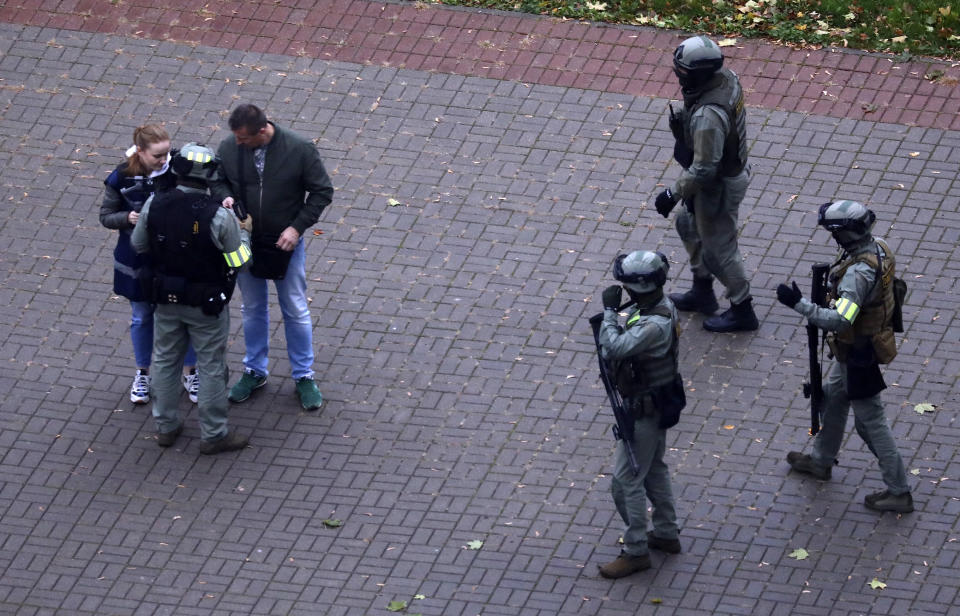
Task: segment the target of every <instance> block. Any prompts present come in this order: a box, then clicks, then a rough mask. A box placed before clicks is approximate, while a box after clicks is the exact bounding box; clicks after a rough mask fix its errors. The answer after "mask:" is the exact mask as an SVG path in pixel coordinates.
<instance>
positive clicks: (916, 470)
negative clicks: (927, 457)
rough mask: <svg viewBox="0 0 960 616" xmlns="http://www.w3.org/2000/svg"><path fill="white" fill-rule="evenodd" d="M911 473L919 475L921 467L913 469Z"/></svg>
mask: <svg viewBox="0 0 960 616" xmlns="http://www.w3.org/2000/svg"><path fill="white" fill-rule="evenodd" d="M910 474H911V475H919V474H920V469H919V468H915V469H913V470H912V471H910Z"/></svg>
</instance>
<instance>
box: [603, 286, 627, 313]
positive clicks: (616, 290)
mask: <svg viewBox="0 0 960 616" xmlns="http://www.w3.org/2000/svg"><path fill="white" fill-rule="evenodd" d="M622 295H623V287H621V286H620V285H618V284H612V285H610V286H609V287H607V288H606V289H604V290H603V308H604V310H606V309H607V308H609V309H610V310H618V309H619V308H620V298H621V297H622Z"/></svg>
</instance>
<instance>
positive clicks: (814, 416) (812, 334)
mask: <svg viewBox="0 0 960 616" xmlns="http://www.w3.org/2000/svg"><path fill="white" fill-rule="evenodd" d="M811 270H812V273H813V285H812V287H811V290H810V301H812V302H813V303H814V304H816V305H818V306H821V307H826V304H827V276H828V274H829V273H830V266H829V265H828V264H826V263H814V264H813V266H812V267H811ZM820 338H821V335H820V329H819V328H818V327H817V326H816V325H813V324H812V323H810V322H809V321H808V322H807V347H808V355H809V358H810V380H809V381H806V382H804V383H803V397H804V398H809V399H810V435H811V436H816V434H817V432H819V431H820V417H821V416H822V415H823V405H824V398H823V372H822V370H821V367H820V356H819V354H820Z"/></svg>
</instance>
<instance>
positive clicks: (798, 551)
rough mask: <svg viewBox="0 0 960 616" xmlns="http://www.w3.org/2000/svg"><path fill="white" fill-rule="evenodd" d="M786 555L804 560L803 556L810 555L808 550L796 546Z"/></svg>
mask: <svg viewBox="0 0 960 616" xmlns="http://www.w3.org/2000/svg"><path fill="white" fill-rule="evenodd" d="M787 556H789V557H790V558H796V559H797V560H804V559H805V558H807V557H808V556H810V552H807V551H806V550H805V549H803V548H797V549H796V550H794V551H792V552H790V553H789V554H787Z"/></svg>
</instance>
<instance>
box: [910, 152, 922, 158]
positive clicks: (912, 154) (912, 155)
mask: <svg viewBox="0 0 960 616" xmlns="http://www.w3.org/2000/svg"><path fill="white" fill-rule="evenodd" d="M910 156H911V157H914V158H916V157H917V156H920V152H910Z"/></svg>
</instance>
